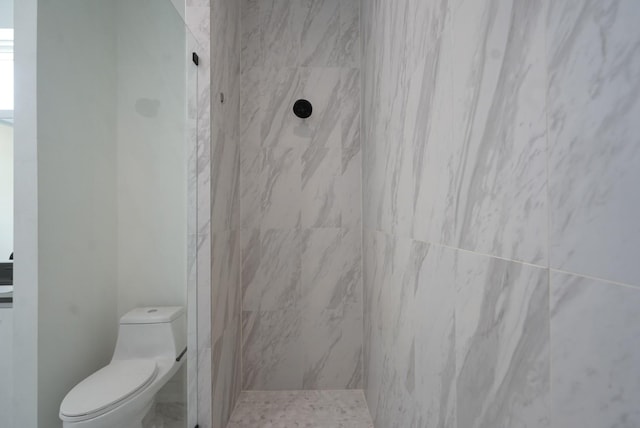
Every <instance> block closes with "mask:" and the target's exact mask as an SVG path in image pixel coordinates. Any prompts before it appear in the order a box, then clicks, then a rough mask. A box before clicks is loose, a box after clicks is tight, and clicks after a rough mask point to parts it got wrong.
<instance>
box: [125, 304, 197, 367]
mask: <svg viewBox="0 0 640 428" xmlns="http://www.w3.org/2000/svg"><path fill="white" fill-rule="evenodd" d="M186 334H187V328H186V317H185V311H184V308H183V307H182V306H153V307H146V308H136V309H133V310H132V311H130V312H127V313H126V314H125V315H124V316H123V317H122V318H120V327H119V329H118V341H117V342H116V349H115V351H114V353H113V359H114V360H125V359H137V358H143V359H152V358H162V357H169V358H177V357H178V356H180V354H182V352H183V351H184V350H185V349H186V347H187V339H186Z"/></svg>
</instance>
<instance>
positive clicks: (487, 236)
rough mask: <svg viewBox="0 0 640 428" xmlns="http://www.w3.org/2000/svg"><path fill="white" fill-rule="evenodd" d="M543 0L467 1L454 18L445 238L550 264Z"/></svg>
mask: <svg viewBox="0 0 640 428" xmlns="http://www.w3.org/2000/svg"><path fill="white" fill-rule="evenodd" d="M545 3H546V1H533V2H532V1H527V0H510V1H495V0H482V1H474V0H467V1H464V2H461V4H460V6H459V7H458V8H457V9H456V11H455V14H454V18H453V19H454V22H453V26H454V29H453V33H454V40H453V47H454V60H453V63H454V67H453V90H454V116H453V123H454V124H455V126H454V128H453V129H454V141H453V146H454V149H455V152H454V153H452V155H453V158H450V159H448V160H449V161H450V162H449V164H448V167H449V168H451V169H452V170H453V174H454V177H453V180H452V181H450V182H449V186H450V187H449V188H448V194H449V195H450V197H451V199H453V200H455V203H454V204H453V205H452V206H451V210H450V211H448V212H447V215H448V216H450V217H451V218H453V220H454V221H455V232H454V237H455V238H454V240H453V241H451V242H447V244H450V245H455V246H456V247H459V248H464V249H467V250H472V251H478V252H481V253H484V254H491V255H495V256H499V257H506V258H510V259H515V260H522V261H526V262H531V263H537V264H544V263H546V261H547V254H546V249H547V243H546V240H545V237H546V229H547V218H546V214H547V206H546V196H547V180H546V168H545V161H546V156H545V153H546V116H545V113H546V111H545V96H544V94H545V82H546V74H545V72H546V70H545V66H544V64H545V25H544V22H545V21H544V18H545V16H546V15H545V12H546V11H545Z"/></svg>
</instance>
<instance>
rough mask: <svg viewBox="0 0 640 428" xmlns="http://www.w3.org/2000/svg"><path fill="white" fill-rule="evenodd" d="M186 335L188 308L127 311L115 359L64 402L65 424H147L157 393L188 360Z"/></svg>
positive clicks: (97, 427)
mask: <svg viewBox="0 0 640 428" xmlns="http://www.w3.org/2000/svg"><path fill="white" fill-rule="evenodd" d="M185 336H186V321H185V314H184V309H183V308H182V307H179V306H173V307H153V308H137V309H134V310H132V311H131V312H129V313H127V314H126V315H124V316H123V317H122V318H121V319H120V328H119V331H118V341H117V343H116V349H115V351H114V353H113V358H112V359H111V363H109V365H108V366H106V367H104V368H102V369H100V370H98V371H97V372H95V373H94V374H92V375H91V376H89V377H88V378H86V379H85V380H83V381H82V382H80V383H79V384H77V385H76V386H75V387H74V388H73V389H72V390H71V391H69V393H68V394H67V396H66V397H65V398H64V400H63V401H62V404H61V405H60V419H61V420H62V426H63V427H64V428H141V427H142V419H143V418H144V417H145V415H146V414H147V413H148V411H149V410H150V408H151V406H152V405H153V403H154V399H155V395H156V393H157V392H158V390H159V389H160V388H161V387H162V386H163V385H164V384H165V383H166V382H167V381H168V380H169V379H171V377H172V376H173V375H174V373H175V372H176V371H177V370H178V369H179V368H180V366H181V365H182V364H183V363H184V361H185V360H186V349H187V348H186V346H187V345H186V338H185Z"/></svg>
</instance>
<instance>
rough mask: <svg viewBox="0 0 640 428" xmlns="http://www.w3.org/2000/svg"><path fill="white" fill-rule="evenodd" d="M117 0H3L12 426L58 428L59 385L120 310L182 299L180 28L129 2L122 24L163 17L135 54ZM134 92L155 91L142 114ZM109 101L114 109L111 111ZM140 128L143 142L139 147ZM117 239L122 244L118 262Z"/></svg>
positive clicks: (104, 343)
mask: <svg viewBox="0 0 640 428" xmlns="http://www.w3.org/2000/svg"><path fill="white" fill-rule="evenodd" d="M153 3H155V2H149V1H146V2H145V3H144V4H145V5H146V6H147V7H148V6H150V5H152V4H153ZM123 4H124V5H125V6H127V5H126V2H124V1H122V2H120V4H117V3H116V2H100V1H97V0H92V1H86V0H66V1H65V2H60V1H57V0H24V1H21V2H19V4H18V5H17V7H16V23H17V25H16V27H17V28H16V39H17V40H16V69H17V73H16V110H15V111H16V118H15V134H16V135H15V137H16V141H19V143H20V144H18V145H16V148H15V167H16V171H15V183H16V199H15V203H16V207H15V210H16V212H18V213H19V214H20V215H18V216H16V218H15V230H16V242H15V251H16V259H17V260H16V264H15V268H16V272H15V277H16V279H15V280H16V284H17V289H16V293H15V295H16V301H15V305H14V314H13V316H14V323H13V324H14V333H15V334H14V342H13V343H14V353H13V355H14V370H13V372H14V373H15V376H14V380H15V382H14V391H13V397H14V398H13V408H14V411H15V413H14V415H15V424H14V426H20V427H25V428H36V427H38V428H43V427H44V428H48V427H59V426H60V422H59V420H58V416H57V414H58V408H59V405H60V401H61V400H62V398H63V397H64V395H65V394H66V392H67V391H68V390H69V389H70V388H71V387H73V386H74V385H75V384H76V383H77V382H78V381H79V380H81V379H83V378H84V377H86V376H87V375H88V374H90V373H91V372H93V371H94V370H96V369H97V368H99V367H101V366H102V365H104V364H106V363H107V362H108V360H109V358H110V357H111V353H112V351H113V345H114V341H115V337H116V332H117V319H118V314H119V313H123V312H125V311H126V310H128V309H129V308H130V307H133V306H137V305H139V304H165V303H171V304H175V303H184V295H185V288H186V287H185V276H186V274H185V271H186V267H185V265H186V262H185V259H186V254H185V249H186V208H185V202H186V173H185V164H186V161H185V159H184V129H183V128H182V127H181V126H182V124H183V123H184V116H185V112H184V104H185V103H184V86H185V82H184V75H185V72H184V68H183V67H184V66H185V64H184V58H183V57H182V52H184V46H185V41H184V34H183V33H182V24H180V25H173V26H172V25H168V24H167V22H170V21H167V19H172V18H169V17H168V16H167V15H166V14H167V13H168V10H170V11H171V12H172V13H173V15H172V16H173V18H175V17H176V15H175V10H173V9H172V6H171V3H169V2H167V5H168V8H169V9H168V10H165V9H162V7H160V8H159V9H157V10H155V11H154V12H153V14H149V15H144V14H138V16H137V17H136V19H140V20H139V21H137V22H136V21H135V20H132V19H131V18H132V17H134V16H135V15H134V13H133V11H128V12H126V13H125V14H124V15H122V16H125V17H127V19H129V21H128V24H127V23H124V24H123V25H131V26H132V27H135V26H136V25H140V26H142V25H147V24H153V23H154V22H155V23H162V25H158V24H155V26H152V27H147V29H146V30H145V31H155V33H154V34H155V36H154V38H155V40H154V43H155V44H154V45H153V46H155V47H156V48H158V49H160V48H162V49H161V50H158V51H155V53H154V54H153V55H150V56H149V57H148V58H140V57H139V54H140V51H137V49H138V48H139V46H137V45H136V43H133V40H134V39H132V38H129V36H136V37H137V36H139V34H138V35H136V34H129V35H127V34H126V31H124V30H123V27H122V26H119V27H118V26H117V24H116V16H117V10H116V9H117V8H118V7H122V5H123ZM36 18H37V21H36ZM163 19H165V21H163ZM121 24H122V22H121ZM116 30H117V31H116ZM120 30H123V33H122V34H116V32H119V31H120ZM118 37H120V39H119V40H120V47H121V49H120V55H121V57H122V59H121V60H119V58H117V57H118V55H119V54H118ZM146 42H149V40H147V41H146ZM146 42H145V43H146ZM145 49H146V50H147V51H152V50H153V49H152V47H151V46H145ZM169 52H180V58H175V57H170V56H169V55H167V54H168V53H169ZM34 64H37V69H36V68H35V67H34ZM117 64H119V67H118V68H116V65H117ZM171 64H174V65H175V67H174V66H172V65H171ZM128 67H132V69H128ZM136 67H137V70H134V69H135V68H136ZM143 70H146V75H145V74H144V73H145V72H143ZM149 70H157V71H158V73H157V75H156V74H152V75H149ZM129 73H132V74H131V75H132V76H133V77H131V78H129V77H127V76H129ZM176 77H181V79H179V78H178V79H177V78H176ZM118 79H120V82H121V84H120V87H119V88H118V83H119V82H118ZM148 82H153V83H154V84H153V85H150V84H147V83H148ZM154 85H155V86H154ZM158 88H162V89H163V90H164V92H163V93H158V91H157V90H158ZM130 95H131V96H135V98H130V97H129V96H130ZM118 97H120V100H121V102H120V103H118ZM144 98H147V99H149V100H152V101H153V100H156V99H157V100H159V101H160V104H159V108H158V111H157V115H155V117H154V115H153V114H149V112H152V111H153V108H151V109H149V108H147V107H149V106H150V105H151V106H153V105H155V103H153V102H152V103H151V104H148V103H145V100H142V102H141V103H139V102H138V101H139V100H141V99H144ZM36 101H37V102H36ZM171 106H180V107H179V108H178V109H175V110H173V109H171V108H170V107H171ZM119 107H122V108H123V109H124V110H123V112H124V111H126V112H127V113H126V114H122V115H120V117H118V115H117V111H118V108H119ZM128 115H133V116H134V117H133V118H132V119H131V120H129V119H128V117H129V116H128ZM36 125H37V126H36ZM134 130H135V131H134ZM142 135H146V136H148V135H154V136H155V137H156V138H152V140H153V141H149V139H148V137H146V141H147V142H146V143H142V142H141V141H140V140H141V139H142V138H141V136H142ZM118 137H122V138H123V140H122V141H121V142H120V144H118V142H117V138H118ZM119 149H122V150H123V152H122V154H121V156H118V155H117V153H116V152H117V150H119ZM119 160H121V161H122V162H120V165H119V164H118V161H119ZM118 174H123V178H122V179H121V180H118V179H117V175H118ZM135 180H140V182H137V181H135ZM118 189H121V190H123V192H122V194H121V195H120V197H119V196H118ZM119 204H120V207H118V205H119ZM119 226H121V227H120V229H121V230H122V231H123V232H121V233H120V234H119V233H118V227H119ZM118 240H120V242H118ZM164 248H166V249H164ZM118 249H122V251H124V252H126V255H123V256H122V257H120V261H121V264H122V266H123V269H121V270H119V269H118V259H117V251H118ZM138 267H139V269H138ZM119 272H121V275H119ZM118 278H122V279H123V281H126V282H124V284H125V286H124V287H118ZM128 285H131V286H128ZM118 295H119V296H120V298H118ZM34 409H38V411H37V412H35V411H34ZM4 421H5V419H2V423H0V426H1V427H2V428H4V425H3V424H4Z"/></svg>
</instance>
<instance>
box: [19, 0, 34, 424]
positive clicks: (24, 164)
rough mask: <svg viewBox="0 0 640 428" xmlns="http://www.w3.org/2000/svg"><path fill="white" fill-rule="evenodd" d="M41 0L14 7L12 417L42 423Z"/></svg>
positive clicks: (31, 422) (27, 422) (20, 422)
mask: <svg viewBox="0 0 640 428" xmlns="http://www.w3.org/2000/svg"><path fill="white" fill-rule="evenodd" d="M37 13H38V0H20V1H19V2H17V4H16V9H15V24H16V25H15V27H16V29H15V56H14V58H15V70H16V73H15V108H14V140H15V141H16V142H17V144H16V145H15V146H14V210H15V212H16V213H18V215H16V216H15V218H14V249H15V258H16V260H15V262H14V264H13V268H14V272H13V280H14V284H16V288H15V290H14V293H13V298H14V301H13V326H14V328H13V332H14V334H13V355H14V358H13V374H14V376H13V380H14V382H13V383H14V385H13V420H14V427H21V428H36V427H37V423H38V412H36V411H35V409H37V406H38V395H37V391H38V377H37V376H38V336H37V333H38V163H37V159H38V139H37V136H38V128H37V126H36V124H37V117H38V113H37V103H36V101H37V68H36V64H37V60H38V58H37V32H38V23H37Z"/></svg>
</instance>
